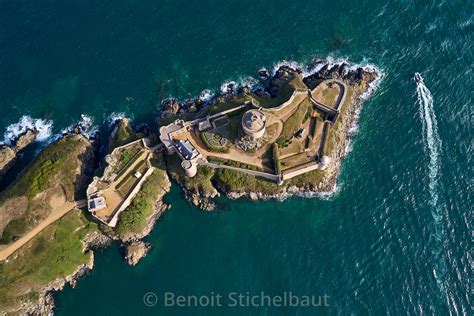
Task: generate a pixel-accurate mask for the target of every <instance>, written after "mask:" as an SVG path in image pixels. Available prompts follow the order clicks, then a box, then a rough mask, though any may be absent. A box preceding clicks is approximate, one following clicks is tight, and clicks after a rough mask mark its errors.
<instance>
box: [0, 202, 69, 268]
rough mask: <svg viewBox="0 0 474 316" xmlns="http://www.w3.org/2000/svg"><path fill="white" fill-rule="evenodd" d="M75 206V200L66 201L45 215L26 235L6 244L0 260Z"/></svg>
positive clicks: (0, 254)
mask: <svg viewBox="0 0 474 316" xmlns="http://www.w3.org/2000/svg"><path fill="white" fill-rule="evenodd" d="M75 207H76V203H75V202H66V203H65V204H63V205H62V206H61V207H59V208H57V209H56V210H54V211H53V213H51V214H50V215H49V216H48V217H46V218H45V219H44V220H43V221H42V222H40V223H39V224H38V225H37V226H36V227H35V228H33V229H32V230H30V231H29V232H28V233H27V234H26V235H24V236H22V237H21V238H20V239H18V240H17V241H15V242H13V243H12V244H10V245H8V246H7V247H6V248H3V249H2V250H0V261H3V260H5V259H7V258H8V257H9V256H10V255H11V254H12V253H14V252H15V251H17V250H18V249H19V248H20V247H21V246H23V245H24V244H26V243H27V242H28V241H30V240H31V239H32V238H33V237H35V236H36V235H37V234H39V233H40V232H41V231H42V230H43V229H45V228H46V227H48V225H50V224H52V223H54V222H55V221H57V220H58V219H60V218H61V217H63V216H64V215H65V214H66V213H68V212H69V211H70V210H72V209H74V208H75Z"/></svg>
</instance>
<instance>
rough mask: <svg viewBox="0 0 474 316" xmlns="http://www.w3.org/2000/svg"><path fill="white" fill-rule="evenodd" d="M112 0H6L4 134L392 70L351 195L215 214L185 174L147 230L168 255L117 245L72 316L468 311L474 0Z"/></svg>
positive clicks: (86, 283) (351, 166)
mask: <svg viewBox="0 0 474 316" xmlns="http://www.w3.org/2000/svg"><path fill="white" fill-rule="evenodd" d="M104 3H105V2H95V1H81V2H75V4H71V3H70V2H64V1H50V2H48V3H44V2H43V1H22V2H18V1H9V2H6V1H3V2H1V3H0V21H1V22H0V23H1V27H0V82H1V85H0V107H1V109H2V116H0V135H3V134H2V133H4V132H6V133H7V134H5V135H3V137H2V136H0V140H1V139H3V140H4V141H8V138H9V137H10V136H11V133H15V132H17V131H19V130H21V126H19V125H12V124H15V123H18V122H19V123H21V122H23V123H24V124H33V125H35V126H36V125H37V126H40V125H41V126H42V131H44V134H43V135H44V137H43V138H44V139H43V141H44V142H45V143H47V142H48V141H50V140H51V139H54V137H55V135H57V134H59V133H60V132H61V131H62V130H64V129H66V128H68V127H69V126H71V125H72V124H74V123H76V122H78V121H81V120H86V121H87V122H88V124H89V125H90V126H91V129H93V128H94V127H96V126H100V125H102V124H104V123H105V124H107V123H108V122H109V120H110V117H111V115H113V116H117V115H126V116H128V117H132V118H133V119H134V121H135V122H142V121H147V122H152V121H153V115H151V114H153V113H154V111H155V110H157V109H158V105H159V102H160V100H161V99H163V98H166V97H178V98H188V97H195V96H199V95H200V94H201V93H202V92H203V91H204V90H206V89H208V90H210V91H205V93H204V94H206V95H208V94H209V93H211V94H212V93H216V92H218V91H219V89H220V87H221V85H222V83H224V82H226V81H231V80H232V81H236V82H244V81H245V82H249V80H251V79H249V78H248V77H249V76H252V77H254V78H256V77H257V76H256V72H257V71H258V70H259V69H260V68H261V67H266V68H267V69H273V67H274V66H275V65H276V64H278V63H279V62H281V61H283V60H288V61H295V62H298V63H300V64H303V63H305V62H306V61H308V60H309V59H311V58H312V57H314V56H316V57H321V58H326V57H328V56H331V57H332V58H333V59H334V60H337V59H345V58H347V59H348V60H349V61H350V62H352V63H353V64H368V63H370V64H373V65H375V66H377V67H378V68H379V69H381V70H383V72H384V74H385V75H384V79H383V80H382V82H381V83H380V85H379V87H378V89H377V90H376V91H375V92H374V93H373V94H372V95H371V97H370V98H369V99H368V100H367V102H365V104H364V107H363V110H362V112H361V114H360V115H361V116H360V121H359V126H358V128H357V133H356V134H355V135H354V138H353V143H352V145H351V149H352V150H351V152H350V154H349V155H348V156H347V158H346V159H345V161H344V163H343V168H342V173H341V176H340V178H339V183H338V186H339V191H338V194H337V195H336V196H334V197H333V198H331V199H329V200H319V199H301V198H292V199H288V200H286V201H284V202H282V203H280V202H275V201H266V202H262V201H260V202H250V201H245V200H237V201H229V200H227V199H225V198H221V199H219V205H220V207H219V209H218V210H217V211H216V212H212V213H206V212H202V211H199V210H198V209H196V208H194V207H191V205H190V204H189V203H188V202H186V201H185V200H184V199H183V196H182V192H181V190H180V189H179V187H177V186H176V185H175V186H174V187H173V190H172V192H171V193H170V194H169V195H168V196H167V197H166V200H167V201H168V202H169V203H171V204H172V209H171V210H170V211H169V212H167V213H166V214H165V215H164V217H163V218H162V219H161V220H160V221H159V223H158V224H157V226H156V228H155V229H154V231H153V232H152V234H151V235H150V236H149V237H148V238H147V241H150V242H151V243H152V244H153V245H154V249H153V251H152V252H151V253H150V254H149V255H148V256H147V257H146V258H145V259H144V260H143V261H142V262H141V263H140V264H139V265H138V266H136V267H129V266H127V265H126V263H125V262H124V261H123V260H122V258H121V256H120V253H119V250H118V248H117V247H115V246H113V247H110V248H109V249H107V250H105V251H103V252H102V253H98V254H97V255H96V267H95V268H94V271H93V272H92V274H91V275H90V276H88V277H87V278H85V279H83V280H81V282H80V283H79V285H78V287H77V288H76V289H71V288H66V289H65V290H64V291H63V292H62V293H60V294H58V295H57V305H58V311H57V313H58V314H59V315H71V314H72V315H74V314H77V315H86V314H88V315H91V314H122V315H129V314H131V313H141V314H160V313H161V314H165V315H168V314H170V315H183V314H187V315H210V314H211V315H224V314H226V315H227V314H233V315H250V314H251V315H275V314H276V315H294V314H299V315H306V314H307V315H313V314H314V313H315V312H321V313H323V314H341V315H347V314H350V313H354V314H356V315H366V314H371V315H383V314H387V313H389V314H391V315H399V314H422V313H423V314H446V313H451V314H453V315H456V314H468V313H469V310H470V309H471V307H470V305H471V301H470V299H471V298H470V289H471V284H470V281H469V275H470V273H471V266H472V265H473V262H472V258H471V257H470V256H469V255H468V253H469V250H470V247H471V245H472V237H471V236H472V235H471V229H472V228H471V226H470V225H471V223H472V213H471V209H472V207H471V205H472V201H473V200H472V158H471V156H472V136H471V135H472V134H473V130H472V115H473V113H472V105H471V101H472V86H473V74H472V57H473V56H472V35H473V30H474V25H473V22H474V21H473V16H472V12H474V11H473V5H472V3H470V2H468V1H444V2H442V1H375V0H367V1H344V2H336V1H258V2H256V1H226V2H225V3H223V2H217V1H216V2H212V1H199V2H195V3H194V2H191V1H139V2H136V1H113V2H110V3H108V4H104ZM415 72H420V73H421V74H422V76H423V78H424V84H423V85H421V84H419V85H417V84H416V82H415V81H413V79H412V78H413V74H414V73H415ZM250 82H251V81H250ZM25 116H27V117H25ZM22 120H23V121H22ZM40 120H41V121H40ZM24 124H23V125H24ZM51 124H52V126H51ZM20 125H21V124H20ZM9 126H10V128H9ZM9 133H10V134H9ZM41 146H42V145H41V143H40V144H38V146H37V147H38V148H41ZM35 152H37V150H35V151H33V152H32V154H34V153H35ZM149 291H152V292H156V293H157V294H158V295H159V298H161V295H162V293H164V292H176V293H178V294H183V295H192V294H195V295H200V294H209V293H210V292H219V293H223V294H226V293H229V292H242V293H246V292H249V293H257V294H258V293H260V292H261V291H264V292H265V293H268V294H272V295H273V294H281V293H282V292H284V291H292V292H293V293H296V294H298V295H324V294H326V295H329V305H330V306H329V307H321V308H317V309H308V308H291V307H287V308H166V307H164V306H163V304H162V302H161V303H160V301H159V302H158V303H157V305H156V306H154V307H146V306H145V305H144V303H143V295H144V294H145V293H146V292H149Z"/></svg>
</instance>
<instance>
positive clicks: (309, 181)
mask: <svg viewBox="0 0 474 316" xmlns="http://www.w3.org/2000/svg"><path fill="white" fill-rule="evenodd" d="M324 175H325V173H324V170H313V171H310V172H306V173H303V174H301V175H299V176H296V177H294V178H291V179H289V180H285V183H284V185H288V186H292V185H294V186H297V187H299V188H304V187H308V186H309V187H310V188H311V189H315V188H316V186H317V184H319V183H320V182H321V181H322V180H323V178H324Z"/></svg>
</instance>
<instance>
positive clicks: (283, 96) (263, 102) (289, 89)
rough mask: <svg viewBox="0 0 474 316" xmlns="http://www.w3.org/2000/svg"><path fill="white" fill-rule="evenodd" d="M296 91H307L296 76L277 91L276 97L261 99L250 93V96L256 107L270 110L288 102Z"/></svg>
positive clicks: (301, 80) (300, 78) (299, 77)
mask: <svg viewBox="0 0 474 316" xmlns="http://www.w3.org/2000/svg"><path fill="white" fill-rule="evenodd" d="M296 89H304V90H306V89H308V87H307V86H306V85H305V84H304V82H303V79H302V77H301V76H296V77H295V78H294V79H293V80H291V81H289V82H288V83H287V84H286V85H284V86H283V87H281V89H280V90H279V91H278V95H277V96H276V97H274V98H268V97H262V96H258V95H256V94H254V93H251V94H250V95H251V96H252V98H253V100H254V102H255V105H256V106H258V107H263V108H272V107H275V106H278V105H280V104H282V103H284V102H286V101H288V100H289V99H290V97H291V95H292V94H293V92H294V91H295V90H296Z"/></svg>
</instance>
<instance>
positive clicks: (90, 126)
mask: <svg viewBox="0 0 474 316" xmlns="http://www.w3.org/2000/svg"><path fill="white" fill-rule="evenodd" d="M76 127H79V128H80V130H81V133H82V134H84V135H86V136H88V137H90V136H92V135H94V133H95V132H96V131H97V130H98V129H99V127H98V126H96V125H94V117H93V116H90V115H87V114H81V119H80V120H79V121H78V122H77V123H75V124H72V125H70V126H68V127H66V128H64V129H63V130H62V131H61V134H63V135H64V134H68V133H71V132H72V131H73V130H74V128H76Z"/></svg>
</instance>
